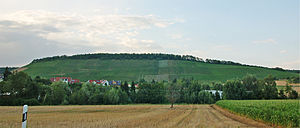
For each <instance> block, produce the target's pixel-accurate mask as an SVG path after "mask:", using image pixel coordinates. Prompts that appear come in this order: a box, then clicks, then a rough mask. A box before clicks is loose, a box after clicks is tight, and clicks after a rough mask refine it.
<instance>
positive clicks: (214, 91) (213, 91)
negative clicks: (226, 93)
mask: <svg viewBox="0 0 300 128" xmlns="http://www.w3.org/2000/svg"><path fill="white" fill-rule="evenodd" d="M205 91H207V92H211V93H212V94H213V95H216V92H217V91H218V93H219V94H220V97H221V98H222V96H223V95H222V94H223V91H219V90H205Z"/></svg>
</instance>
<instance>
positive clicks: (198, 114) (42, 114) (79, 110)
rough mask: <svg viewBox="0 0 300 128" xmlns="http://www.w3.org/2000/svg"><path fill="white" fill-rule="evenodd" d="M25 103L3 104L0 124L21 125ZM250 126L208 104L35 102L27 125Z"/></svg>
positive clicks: (45, 127)
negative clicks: (15, 105)
mask: <svg viewBox="0 0 300 128" xmlns="http://www.w3.org/2000/svg"><path fill="white" fill-rule="evenodd" d="M21 119H22V107H8V106H0V127H21ZM41 127H43V128H50V127H51V128H53V127H63V128H66V127H70V128H76V127H122V128H131V127H170V128H171V127H172V128H173V127H249V125H247V124H243V123H240V122H238V121H235V120H232V119H231V118H228V117H226V116H224V115H223V114H221V113H220V112H219V111H217V110H215V109H214V108H212V107H211V106H209V105H176V106H175V108H174V109H170V108H169V105H95V106H87V105H86V106H32V107H29V111H28V128H41Z"/></svg>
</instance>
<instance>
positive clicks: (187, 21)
mask: <svg viewBox="0 0 300 128" xmlns="http://www.w3.org/2000/svg"><path fill="white" fill-rule="evenodd" d="M299 11H300V10H299V1H298V0H289V1H284V0H248V1H237V0H228V1H222V0H213V1H207V0H206V1H204V0H188V1H179V0H175V1H174V0H165V1H159V0H152V1H145V0H143V1H142V0H139V1H138V0H129V1H126V2H125V1H122V0H112V1H105V0H98V1H96V0H89V1H80V0H65V1H59V0H43V1H39V0H27V1H26V2H25V1H23V2H19V1H17V0H10V1H0V54H1V56H0V60H1V61H0V67H6V66H9V67H13V66H24V65H26V64H28V63H30V62H31V61H32V60H33V59H38V58H43V57H51V56H57V55H74V54H85V53H166V54H176V55H177V54H178V55H193V56H197V57H200V58H204V59H205V58H210V59H218V60H227V61H234V62H239V63H242V64H248V65H258V66H265V67H281V68H284V69H298V70H299V69H300V53H299V51H300V46H299Z"/></svg>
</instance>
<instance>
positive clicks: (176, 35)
mask: <svg viewBox="0 0 300 128" xmlns="http://www.w3.org/2000/svg"><path fill="white" fill-rule="evenodd" d="M170 37H171V38H172V39H174V40H178V39H182V38H183V35H181V34H171V35H170Z"/></svg>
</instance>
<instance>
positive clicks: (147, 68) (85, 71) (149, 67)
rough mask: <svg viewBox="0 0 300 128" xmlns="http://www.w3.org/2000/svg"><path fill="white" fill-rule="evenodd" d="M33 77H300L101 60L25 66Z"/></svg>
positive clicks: (201, 65) (229, 68)
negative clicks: (249, 75)
mask: <svg viewBox="0 0 300 128" xmlns="http://www.w3.org/2000/svg"><path fill="white" fill-rule="evenodd" d="M25 67H26V68H28V69H26V70H25V72H26V73H28V74H29V75H30V76H32V77H35V76H41V77H45V78H50V77H56V76H70V77H73V78H76V79H80V80H81V81H87V80H90V79H107V80H123V81H124V80H127V81H132V80H135V81H137V80H140V79H142V78H144V79H145V80H148V81H149V80H152V79H155V80H172V79H174V78H194V79H198V80H203V81H226V80H229V79H235V78H242V77H244V76H245V75H247V74H254V75H255V76H257V77H258V78H263V77H265V76H267V75H269V74H271V75H273V76H276V77H278V78H285V77H288V76H296V75H298V74H296V73H291V72H286V71H278V70H273V69H266V68H259V67H249V66H241V65H224V64H209V63H201V62H194V61H186V60H134V59H125V60H117V59H111V60H108V59H107V60H101V59H57V60H49V61H39V62H35V63H31V64H29V65H27V66H25Z"/></svg>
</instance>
